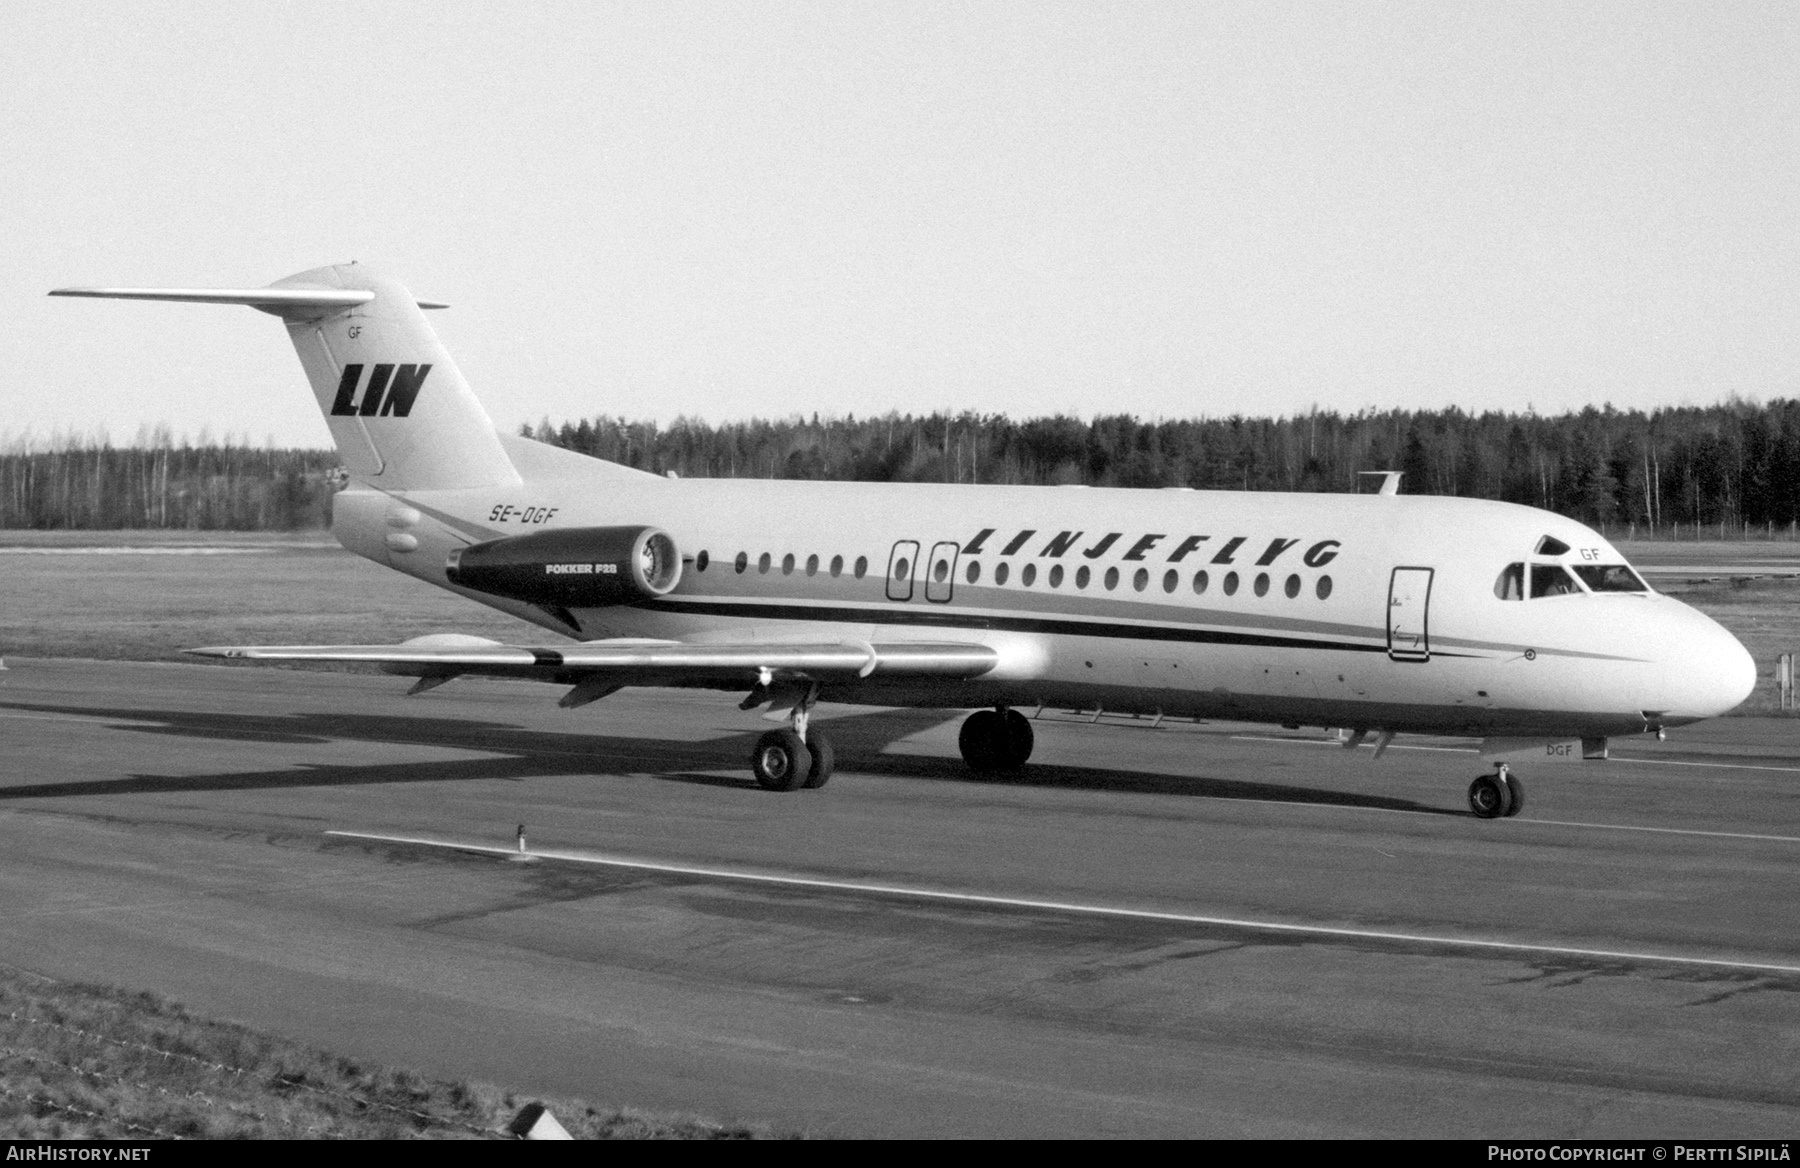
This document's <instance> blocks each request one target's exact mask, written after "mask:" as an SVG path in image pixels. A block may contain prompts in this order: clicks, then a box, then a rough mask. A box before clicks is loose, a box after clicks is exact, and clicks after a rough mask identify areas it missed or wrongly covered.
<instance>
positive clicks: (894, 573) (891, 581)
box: [887, 539, 919, 600]
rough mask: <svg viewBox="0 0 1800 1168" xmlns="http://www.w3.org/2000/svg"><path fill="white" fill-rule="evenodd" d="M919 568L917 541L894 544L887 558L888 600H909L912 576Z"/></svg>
mask: <svg viewBox="0 0 1800 1168" xmlns="http://www.w3.org/2000/svg"><path fill="white" fill-rule="evenodd" d="M918 566H919V541H918V540H916V539H903V540H900V541H899V542H898V543H896V544H894V550H893V553H892V554H891V555H889V556H888V574H887V596H888V599H889V600H911V599H912V594H913V575H914V573H915V572H916V570H917V569H918Z"/></svg>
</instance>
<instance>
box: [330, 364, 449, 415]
mask: <svg viewBox="0 0 1800 1168" xmlns="http://www.w3.org/2000/svg"><path fill="white" fill-rule="evenodd" d="M362 372H363V367H362V366H361V365H346V366H344V376H343V377H342V378H341V379H340V380H339V381H338V388H337V397H336V398H334V399H332V402H331V416H332V417H334V418H347V417H351V416H361V417H364V418H371V417H376V416H377V415H379V416H380V417H384V418H385V417H387V416H388V415H389V414H392V415H393V416H394V417H396V418H404V417H407V416H408V415H410V414H411V413H412V408H413V402H414V401H415V400H417V398H418V396H419V387H420V386H422V385H424V384H425V375H426V374H428V373H430V372H431V366H429V365H388V364H383V365H377V366H375V368H373V369H371V370H370V371H369V385H368V388H367V389H365V390H364V391H363V395H362V400H361V402H358V401H357V400H356V389H357V386H358V385H360V384H361V383H362Z"/></svg>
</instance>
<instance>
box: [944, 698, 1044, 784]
mask: <svg viewBox="0 0 1800 1168" xmlns="http://www.w3.org/2000/svg"><path fill="white" fill-rule="evenodd" d="M1036 742H1037V736H1036V735H1035V734H1033V733H1032V730H1031V723H1030V722H1029V721H1028V720H1026V717H1025V715H1023V714H1021V713H1019V711H1017V710H1014V709H1010V708H1008V707H1006V706H1001V707H999V708H998V709H993V710H976V711H975V712H974V713H973V714H970V715H969V716H968V718H967V719H966V720H965V721H964V722H963V724H962V730H961V732H960V733H958V734H957V736H956V745H957V749H959V750H961V751H962V756H963V761H964V762H966V763H968V764H969V769H971V770H974V771H977V772H980V773H982V774H991V773H993V772H995V771H1016V770H1018V769H1019V768H1020V767H1022V766H1024V765H1025V761H1026V760H1027V759H1029V758H1030V757H1031V749H1032V747H1033V746H1035V745H1036Z"/></svg>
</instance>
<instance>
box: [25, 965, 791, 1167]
mask: <svg viewBox="0 0 1800 1168" xmlns="http://www.w3.org/2000/svg"><path fill="white" fill-rule="evenodd" d="M527 1102H540V1103H543V1104H544V1105H545V1106H547V1107H548V1108H549V1109H550V1111H551V1113H552V1114H554V1115H555V1116H556V1118H557V1120H558V1122H560V1123H561V1124H562V1125H563V1126H564V1127H565V1128H567V1129H568V1131H569V1133H570V1134H571V1135H573V1136H574V1137H575V1138H576V1139H759V1138H771V1137H776V1138H779V1137H780V1136H781V1135H784V1134H787V1133H778V1132H774V1131H772V1130H771V1129H769V1128H768V1127H767V1126H766V1125H751V1124H722V1123H715V1122H712V1121H710V1120H705V1119H700V1118H696V1117H693V1116H687V1115H667V1114H652V1113H649V1112H643V1111H636V1110H631V1109H626V1108H616V1107H599V1106H595V1105H592V1104H589V1103H587V1102H584V1101H582V1100H574V1099H564V1098H546V1097H541V1096H531V1097H524V1096H521V1095H519V1094H517V1093H515V1092H511V1091H507V1090H505V1089H503V1088H500V1087H495V1086H491V1085H488V1084H482V1083H470V1082H447V1081H444V1080H440V1079H432V1078H428V1077H426V1076H424V1075H422V1074H420V1073H418V1072H416V1071H412V1070H407V1069H402V1068H395V1067H388V1066H381V1065H376V1064H371V1063H367V1062H361V1061H358V1060H355V1059H349V1058H344V1057H341V1056H337V1055H333V1054H329V1053H327V1052H324V1051H320V1050H315V1049H312V1048H310V1047H307V1046H304V1045H301V1044H299V1043H295V1042H290V1041H288V1040H286V1039H283V1038H279V1037H275V1036H272V1035H268V1034H263V1033H259V1032H257V1031H254V1030H251V1029H249V1028H248V1027H245V1026H239V1025H236V1024H235V1023H229V1022H215V1021H211V1020H208V1019H204V1018H196V1017H194V1016H193V1015H191V1014H189V1013H188V1012H187V1011H186V1010H184V1009H182V1008H181V1007H180V1006H178V1005H176V1004H174V1003H171V1002H168V1001H165V1000H164V999H162V998H159V997H156V996H155V995H152V994H146V993H132V992H129V991H126V990H121V989H115V988H111V987H107V986H98V985H84V984H74V983H68V982H59V981H55V980H53V979H50V978H45V977H42V976H39V975H37V974H34V973H29V972H27V971H24V970H19V969H11V968H7V967H0V1139H24V1140H42V1139H123V1140H141V1139H296V1138H315V1139H508V1138H511V1137H510V1136H508V1135H507V1134H506V1127H507V1125H508V1124H509V1123H510V1122H511V1121H512V1119H513V1117H514V1116H515V1115H516V1114H517V1113H518V1111H519V1109H520V1108H521V1107H523V1106H524V1105H525V1104H526V1103H527Z"/></svg>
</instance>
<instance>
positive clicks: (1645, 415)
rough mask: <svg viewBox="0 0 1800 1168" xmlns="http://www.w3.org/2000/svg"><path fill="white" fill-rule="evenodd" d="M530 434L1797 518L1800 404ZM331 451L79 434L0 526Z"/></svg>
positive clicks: (242, 510)
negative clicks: (1376, 477)
mask: <svg viewBox="0 0 1800 1168" xmlns="http://www.w3.org/2000/svg"><path fill="white" fill-rule="evenodd" d="M522 433H524V434H525V435H526V436H528V437H533V438H536V439H537V440H539V441H542V442H548V443H551V444H554V445H557V446H562V447H566V448H568V449H571V450H576V451H580V452H582V453H584V454H592V455H595V456H597V457H600V458H606V459H610V460H612V461H615V462H619V463H623V464H625V465H627V466H633V467H637V468H639V469H642V470H646V471H650V472H652V473H656V474H664V473H671V472H672V473H674V474H678V475H681V476H683V477H689V478H784V479H853V480H860V481H875V482H957V483H971V482H974V483H1031V484H1063V483H1085V484H1089V485H1094V486H1120V487H1197V488H1202V489H1221V490H1266V491H1354V490H1358V489H1363V490H1368V489H1373V484H1372V483H1370V482H1369V481H1367V480H1364V479H1362V478H1361V476H1360V473H1359V472H1366V471H1381V470H1398V471H1401V472H1404V479H1403V486H1402V489H1403V490H1404V491H1405V492H1407V493H1413V494H1438V495H1460V496H1466V497H1471V498H1487V499H1503V500H1507V501H1510V502H1515V503H1525V504H1529V505H1531V506H1536V507H1543V508H1545V509H1547V510H1551V511H1558V512H1561V513H1563V514H1565V515H1569V516H1571V517H1573V518H1575V519H1579V520H1581V521H1583V522H1586V523H1590V524H1593V525H1595V526H1597V527H1601V528H1603V529H1605V530H1608V531H1615V532H1616V531H1620V530H1622V529H1624V530H1630V531H1633V532H1635V533H1639V534H1643V533H1650V532H1658V533H1660V532H1666V531H1669V530H1671V529H1674V528H1676V527H1677V525H1680V526H1681V527H1683V528H1686V529H1689V530H1692V529H1694V528H1695V527H1696V526H1698V527H1700V528H1703V529H1705V528H1717V529H1718V530H1719V532H1720V533H1726V532H1740V533H1741V532H1743V531H1745V530H1762V531H1773V530H1775V529H1778V528H1786V529H1788V530H1789V531H1790V532H1792V531H1794V530H1795V528H1796V525H1797V523H1800V401H1788V400H1779V401H1772V402H1768V403H1766V404H1754V403H1749V402H1742V401H1729V402H1723V403H1720V404H1717V405H1712V406H1696V407H1678V408H1672V409H1661V410H1655V411H1650V412H1644V411H1640V410H1616V409H1613V408H1612V407H1610V406H1608V407H1604V408H1598V409H1596V408H1588V409H1584V410H1581V411H1579V412H1575V413H1567V414H1558V415H1540V414H1536V413H1525V414H1509V413H1499V412H1488V413H1480V414H1473V413H1468V412H1465V411H1463V410H1458V409H1454V408H1453V409H1446V410H1386V411H1363V412H1360V413H1355V414H1343V413H1337V412H1334V411H1327V410H1319V411H1314V412H1311V413H1307V414H1301V415H1295V416H1291V417H1285V418H1254V417H1244V416H1237V415H1234V416H1231V417H1227V418H1194V419H1178V420H1169V421H1154V422H1146V421H1140V420H1138V419H1136V418H1132V417H1129V416H1127V415H1122V414H1121V415H1109V416H1104V417H1097V418H1094V419H1093V420H1091V421H1082V420H1080V419H1077V418H1071V417H1046V418H1032V419H1026V420H1023V421H1014V420H1013V419H1010V418H1006V417H1001V416H993V415H982V414H975V413H963V414H955V415H952V414H943V413H938V414H929V415H923V416H914V415H910V414H888V415H885V416H881V417H867V418H857V417H854V416H846V417H842V418H826V419H821V418H819V417H818V416H816V415H815V416H814V417H813V418H811V419H810V420H808V419H805V418H799V417H795V418H789V419H786V420H774V421H771V420H756V421H746V422H725V423H720V424H716V425H715V424H709V423H706V422H701V421H695V420H690V419H681V420H678V421H676V422H674V423H673V424H671V425H666V426H659V425H657V424H656V423H653V422H633V421H628V420H626V419H624V418H617V417H606V416H599V417H595V418H589V419H582V420H581V421H579V422H565V423H563V424H562V425H560V426H553V425H552V424H551V423H550V422H549V421H548V420H546V421H544V422H542V423H540V424H538V425H537V426H526V427H523V428H522ZM342 480H343V476H342V473H341V471H339V469H338V461H337V457H336V455H335V454H334V453H332V452H331V451H324V450H304V449H272V448H262V449H258V448H253V447H250V446H247V445H246V446H236V445H223V444H207V445H187V444H182V445H175V444H173V443H170V442H163V443H160V444H156V445H150V446H143V445H138V446H127V447H114V446H112V445H110V444H108V443H105V442H85V443H83V442H70V443H66V444H64V445H62V446H60V447H59V448H55V449H13V450H11V451H4V452H0V526H4V527H12V528H21V527H23V528H133V527H165V528H187V529H199V530H206V529H235V530H298V529H306V528H319V527H323V526H326V525H328V524H329V522H330V514H331V496H332V495H333V494H334V493H335V492H336V491H337V490H338V489H339V488H340V486H341V485H342Z"/></svg>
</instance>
